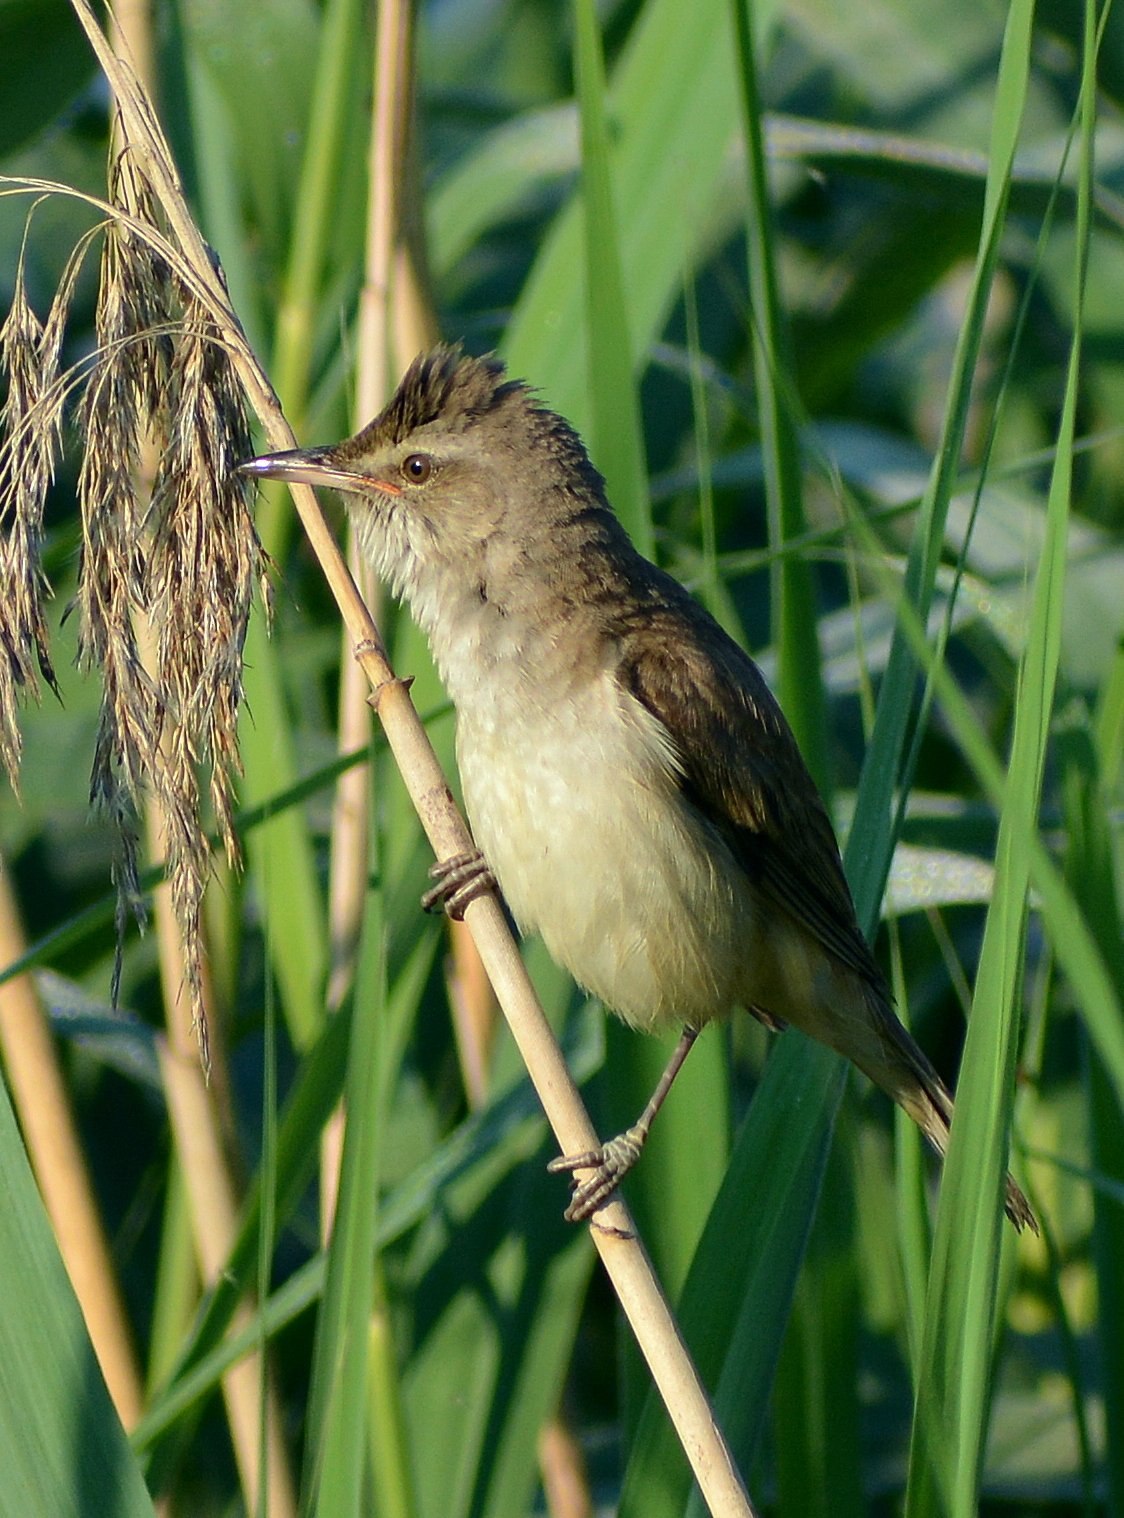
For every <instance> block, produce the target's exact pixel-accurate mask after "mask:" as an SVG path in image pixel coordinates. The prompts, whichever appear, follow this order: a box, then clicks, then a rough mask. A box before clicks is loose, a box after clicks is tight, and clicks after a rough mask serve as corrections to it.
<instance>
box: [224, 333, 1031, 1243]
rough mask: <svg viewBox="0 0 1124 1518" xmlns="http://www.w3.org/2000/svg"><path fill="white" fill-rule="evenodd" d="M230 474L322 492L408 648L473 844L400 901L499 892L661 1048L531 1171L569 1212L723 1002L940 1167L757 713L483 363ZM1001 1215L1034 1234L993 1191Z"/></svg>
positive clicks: (597, 1190)
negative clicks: (635, 1090)
mask: <svg viewBox="0 0 1124 1518" xmlns="http://www.w3.org/2000/svg"><path fill="white" fill-rule="evenodd" d="M241 468H242V469H243V470H244V471H245V472H246V473H248V474H250V475H252V476H255V477H257V478H274V479H279V480H285V481H292V482H304V483H307V484H312V485H318V486H325V487H331V488H334V489H336V490H337V491H339V492H341V493H342V495H343V498H344V502H345V505H346V506H347V508H348V509H349V512H350V516H351V520H352V522H353V525H354V529H355V532H356V535H357V540H358V543H359V546H360V548H361V550H362V552H363V553H364V554H365V555H366V557H367V558H368V559H369V561H370V563H371V564H372V566H373V567H374V569H375V571H376V572H377V574H378V575H379V576H380V577H381V578H382V579H383V580H384V581H385V582H386V583H387V584H388V585H389V587H390V589H391V591H392V593H393V594H394V595H395V596H396V597H397V598H399V599H400V600H404V601H405V602H406V603H407V604H408V606H409V608H410V610H411V613H412V615H413V617H414V618H415V620H416V621H417V622H418V623H419V624H420V626H421V628H422V629H423V631H424V633H425V634H426V637H427V639H428V642H429V645H430V648H431V651H432V654H433V657H434V660H435V663H436V665H437V669H438V672H439V674H440V677H441V679H442V681H443V683H444V685H445V688H446V690H447V692H448V694H449V696H450V698H451V700H452V703H453V706H454V709H455V713H456V757H457V767H458V771H459V774H460V779H461V787H462V792H463V796H464V803H465V809H466V812H467V814H468V820H469V823H470V826H471V828H472V833H473V840H474V843H475V845H476V848H475V850H474V851H473V852H472V853H471V854H468V855H464V856H459V857H457V858H455V859H452V860H448V861H443V862H441V863H439V864H438V865H437V866H435V869H434V872H433V873H434V875H435V878H436V880H437V884H436V885H435V887H434V888H433V890H432V891H430V892H428V893H427V897H426V898H425V905H427V906H429V907H431V908H432V907H442V906H443V907H444V908H445V910H447V911H448V912H449V913H450V915H453V916H459V915H461V914H462V913H463V911H464V910H465V908H466V906H467V904H468V902H469V901H470V900H471V899H472V898H473V896H474V895H476V894H478V893H479V892H480V891H482V890H490V889H493V888H494V887H495V886H497V885H498V889H499V891H500V892H501V894H502V897H503V899H504V901H505V902H506V904H507V907H508V909H509V911H510V913H511V915H512V916H513V918H514V919H515V922H516V923H517V925H518V926H519V928H520V930H521V931H522V932H523V933H537V934H539V935H540V936H541V938H542V939H543V941H544V942H545V944H546V947H547V949H548V950H549V952H550V953H551V955H552V957H553V958H554V959H555V960H556V961H557V962H558V963H559V964H561V965H562V966H563V967H564V968H565V969H566V970H568V971H569V972H570V974H571V975H572V976H573V978H574V980H575V981H576V982H577V983H578V984H579V985H580V986H582V987H584V988H585V990H586V991H588V992H589V993H591V994H592V995H593V996H595V997H597V998H599V999H600V1001H601V1002H602V1003H603V1005H604V1006H605V1007H606V1008H608V1009H609V1010H610V1011H612V1012H614V1013H616V1014H617V1016H619V1017H620V1018H622V1019H623V1020H624V1021H625V1023H627V1024H628V1025H629V1026H630V1027H632V1028H635V1029H639V1030H646V1031H649V1032H657V1031H661V1030H664V1029H667V1028H669V1027H675V1026H678V1027H680V1028H681V1029H682V1033H681V1037H680V1040H679V1043H678V1045H677V1047H676V1050H675V1053H674V1055H673V1056H672V1059H671V1062H670V1064H669V1065H668V1068H667V1070H666V1071H665V1073H664V1075H663V1077H662V1078H661V1080H660V1082H659V1085H658V1086H657V1088H656V1090H655V1092H654V1093H653V1096H652V1099H651V1101H650V1102H649V1103H648V1104H647V1106H646V1107H645V1109H644V1112H643V1113H642V1114H641V1115H640V1116H639V1118H638V1119H637V1122H636V1123H635V1124H633V1125H632V1126H631V1127H630V1128H629V1129H627V1130H626V1131H625V1132H624V1133H622V1134H619V1135H617V1136H616V1137H615V1138H612V1139H610V1140H608V1141H607V1142H605V1143H604V1144H602V1145H600V1146H599V1147H598V1148H596V1149H594V1150H590V1151H587V1152H585V1153H581V1154H575V1155H565V1156H560V1157H559V1158H558V1159H556V1160H554V1161H552V1163H551V1167H550V1168H551V1169H553V1170H558V1171H563V1172H565V1173H568V1174H569V1175H570V1176H571V1183H572V1194H571V1197H570V1202H569V1206H568V1208H567V1210H566V1216H567V1218H569V1219H571V1220H575V1221H576V1220H579V1219H584V1218H588V1217H591V1216H592V1215H593V1214H594V1213H595V1212H596V1211H597V1209H598V1208H599V1207H601V1206H602V1205H603V1204H604V1203H605V1202H606V1200H607V1199H608V1198H609V1197H610V1196H611V1195H612V1194H613V1192H614V1191H615V1190H616V1188H617V1186H618V1185H619V1183H620V1181H621V1180H622V1179H623V1177H624V1176H625V1175H626V1174H627V1173H628V1171H629V1170H630V1169H631V1168H632V1166H633V1165H634V1164H635V1163H636V1161H637V1159H638V1158H639V1155H640V1153H641V1151H642V1149H643V1145H644V1142H645V1139H646V1137H647V1134H648V1131H649V1129H650V1127H651V1123H652V1121H653V1119H654V1118H655V1116H656V1113H657V1112H658V1110H659V1107H660V1105H661V1104H662V1102H663V1100H664V1099H665V1097H666V1096H667V1092H668V1090H669V1089H670V1087H671V1085H672V1082H673V1081H674V1078H675V1075H676V1073H677V1072H678V1070H679V1068H680V1067H681V1066H682V1063H683V1061H684V1060H685V1059H686V1057H687V1055H688V1053H689V1051H690V1049H691V1046H692V1045H693V1043H694V1041H695V1038H696V1036H697V1035H698V1033H699V1032H700V1030H701V1029H702V1028H703V1027H705V1026H706V1025H707V1024H708V1023H711V1022H713V1021H715V1020H717V1019H720V1018H724V1017H725V1016H726V1015H727V1014H729V1013H730V1012H732V1011H733V1010H734V1009H736V1008H744V1009H746V1010H747V1011H748V1012H750V1013H751V1014H752V1015H754V1016H755V1017H757V1018H758V1019H759V1020H760V1021H761V1022H762V1023H764V1024H765V1025H766V1026H767V1027H769V1028H771V1029H781V1028H783V1027H785V1026H786V1025H792V1026H793V1027H796V1028H799V1029H800V1030H801V1031H802V1032H803V1033H805V1034H807V1035H808V1036H810V1037H811V1038H814V1039H818V1040H819V1041H820V1042H821V1043H824V1044H827V1045H828V1046H829V1047H830V1048H832V1049H834V1050H837V1051H838V1052H839V1053H840V1054H842V1055H844V1056H846V1057H847V1058H848V1059H849V1060H851V1061H852V1062H853V1063H854V1064H855V1065H856V1066H858V1068H859V1069H860V1070H861V1071H863V1072H864V1074H865V1075H867V1076H868V1077H869V1078H870V1079H871V1080H872V1081H873V1082H874V1084H875V1085H876V1086H878V1087H880V1088H881V1089H882V1090H883V1091H885V1092H887V1093H888V1095H889V1096H890V1097H892V1098H893V1100H894V1101H895V1102H897V1103H898V1104H899V1105H900V1106H901V1107H902V1108H903V1109H904V1110H905V1111H906V1112H907V1113H908V1114H909V1116H910V1117H911V1118H912V1119H913V1120H914V1121H915V1122H916V1123H917V1125H918V1126H919V1128H920V1129H921V1131H922V1133H923V1134H924V1135H925V1137H926V1139H927V1140H928V1141H929V1143H930V1144H931V1145H932V1147H933V1148H934V1149H935V1150H936V1151H937V1152H938V1154H942V1155H943V1153H944V1151H945V1147H946V1144H947V1140H948V1132H949V1124H950V1121H951V1118H952V1111H953V1102H952V1096H951V1094H950V1092H949V1090H948V1087H947V1086H946V1085H945V1084H944V1082H943V1081H942V1080H941V1078H940V1076H939V1075H938V1074H937V1072H936V1070H935V1069H934V1067H933V1065H932V1064H931V1063H930V1061H929V1060H928V1058H927V1057H926V1055H925V1054H924V1053H923V1052H922V1050H921V1049H920V1048H919V1047H918V1045H917V1044H916V1042H915V1041H914V1040H913V1038H912V1037H911V1036H910V1034H909V1033H908V1032H907V1031H906V1029H905V1027H904V1026H903V1025H902V1023H901V1022H900V1021H899V1019H898V1017H897V1015H896V1013H895V1011H894V1006H893V1001H892V997H891V994H890V990H889V987H888V985H887V982H886V980H885V977H884V975H883V973H882V971H881V969H880V967H879V965H878V962H877V960H876V959H875V957H874V954H873V953H872V951H871V948H870V946H869V944H868V943H867V940H866V938H865V937H864V935H863V933H862V930H861V928H860V926H859V923H858V920H857V917H856V913H855V907H854V903H853V901H852V898H851V893H850V890H849V888H848V885H847V879H846V876H845V874H844V871H843V865H842V861H841V858H840V854H839V848H838V844H837V842H836V837H835V833H834V830H833V828H832V825H831V821H830V819H829V817H828V813H827V810H826V807H825V805H824V803H823V800H822V798H821V797H820V794H819V791H818V790H817V788H816V785H815V782H814V781H813V779H812V776H811V774H810V773H809V771H808V768H807V766H806V764H805V762H804V759H803V757H802V755H801V752H800V749H799V747H798V745H797V742H796V739H795V736H794V735H793V732H792V730H791V728H790V727H789V724H788V722H787V720H786V719H785V716H784V714H783V712H782V711H781V708H780V706H779V704H778V702H777V700H776V698H775V697H774V695H773V693H772V691H771V690H770V689H769V686H768V684H767V683H766V681H765V678H764V676H763V675H762V673H761V671H760V670H759V668H758V667H757V665H756V664H755V663H754V661H753V660H752V659H751V658H750V656H749V655H748V654H747V653H745V652H744V650H743V649H742V648H741V647H740V646H739V645H738V644H737V643H736V642H735V641H734V640H733V639H732V638H731V637H730V636H729V635H728V634H727V633H726V632H725V631H724V630H723V629H722V628H721V627H720V626H719V625H718V623H717V622H716V621H715V620H714V619H713V618H712V617H711V616H710V615H709V613H708V612H707V611H706V610H705V609H704V608H703V607H702V606H701V605H700V604H699V603H698V602H697V601H695V600H694V599H693V598H692V597H691V596H690V595H689V594H688V592H687V590H686V589H685V588H684V587H683V586H682V585H681V584H680V582H679V581H678V580H676V579H675V578H674V577H673V576H672V575H670V574H668V573H667V572H665V571H664V570H662V569H660V568H659V567H657V566H656V565H655V564H652V563H651V562H650V561H649V560H647V559H646V558H644V557H643V555H642V554H641V553H640V552H639V551H638V550H637V549H636V547H635V546H634V545H633V543H632V541H631V539H630V538H629V537H628V535H627V533H626V532H625V529H624V527H623V526H622V524H621V523H620V521H619V520H618V518H617V517H616V515H615V514H614V512H613V510H612V508H611V506H610V504H609V502H608V499H607V496H606V488H605V481H604V479H603V478H602V476H601V475H600V474H599V473H598V471H597V469H596V468H595V466H594V465H593V463H592V462H591V460H590V457H589V454H588V452H587V450H586V448H585V445H584V444H583V442H582V440H581V438H580V436H579V435H578V433H577V432H576V431H575V429H574V428H573V427H571V426H570V424H569V423H568V422H567V421H566V420H565V419H564V418H563V417H561V416H559V415H558V414H557V413H556V412H554V411H552V410H550V409H549V408H548V407H547V406H546V405H544V404H543V403H542V402H541V400H540V399H539V397H538V395H537V393H536V392H535V391H534V390H533V389H532V388H531V387H530V386H529V385H528V384H526V383H525V382H523V381H522V380H519V379H512V378H510V377H509V376H508V374H507V372H506V368H505V366H504V364H503V362H502V361H501V360H500V359H499V358H498V357H496V356H495V355H493V354H488V355H485V356H483V357H473V356H470V355H468V354H466V353H465V352H464V351H463V350H462V349H461V348H460V347H458V346H451V345H444V344H443V345H440V346H438V347H436V348H435V349H433V350H431V351H429V352H425V353H422V354H420V355H419V356H418V357H417V358H416V359H415V360H414V361H413V363H412V364H411V365H410V366H409V368H408V369H407V371H406V373H405V375H404V376H403V378H402V380H401V382H400V384H399V386H398V389H397V390H396V392H395V394H394V395H393V396H392V398H391V400H390V401H389V403H388V404H387V405H386V407H385V408H384V410H383V411H382V412H381V413H380V414H379V415H378V416H377V417H375V419H374V420H373V421H371V422H370V423H369V424H368V425H367V426H366V427H364V428H363V429H362V430H361V431H360V432H358V433H356V434H355V435H354V436H352V437H350V438H348V439H346V440H345V441H343V442H340V443H337V444H334V445H331V446H327V447H318V448H308V449H297V450H291V451H288V452H282V453H271V454H265V455H262V456H260V457H258V458H255V459H251V460H249V461H247V462H246V463H244V464H243V465H242V466H241ZM1005 1209H1006V1212H1007V1214H1008V1216H1009V1217H1010V1219H1011V1220H1012V1222H1013V1223H1014V1224H1015V1226H1016V1227H1017V1228H1019V1229H1022V1228H1023V1227H1025V1226H1028V1225H1029V1226H1030V1227H1032V1228H1034V1229H1035V1231H1036V1230H1037V1224H1036V1222H1035V1218H1034V1214H1033V1212H1032V1211H1031V1208H1030V1205H1029V1203H1028V1202H1027V1199H1026V1197H1025V1196H1024V1195H1023V1193H1022V1191H1020V1189H1019V1187H1018V1186H1017V1185H1016V1183H1015V1181H1014V1180H1013V1179H1012V1178H1011V1176H1010V1175H1008V1176H1007V1178H1006V1192H1005Z"/></svg>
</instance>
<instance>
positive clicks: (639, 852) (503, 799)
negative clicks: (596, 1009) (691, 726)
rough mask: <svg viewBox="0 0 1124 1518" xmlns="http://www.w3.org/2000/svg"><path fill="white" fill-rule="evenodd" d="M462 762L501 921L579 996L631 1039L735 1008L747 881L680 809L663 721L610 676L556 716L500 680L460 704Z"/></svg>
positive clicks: (742, 968)
mask: <svg viewBox="0 0 1124 1518" xmlns="http://www.w3.org/2000/svg"><path fill="white" fill-rule="evenodd" d="M508 675H509V676H510V670H509V671H508ZM485 683H486V685H488V686H490V684H491V682H485ZM554 688H555V689H556V690H557V689H558V686H555V687H554ZM457 758H458V765H459V769H460V773H461V780H462V783H463V787H464V796H465V803H466V806H467V809H468V814H469V818H470V821H471V823H472V827H473V832H474V834H475V837H476V841H477V843H478V844H479V846H480V847H481V848H482V849H483V851H484V854H485V856H486V858H487V859H488V861H489V863H490V864H491V866H492V868H493V870H494V871H495V873H496V876H497V878H498V880H499V882H500V886H501V889H502V890H503V893H504V896H505V898H506V900H507V902H508V905H509V906H510V908H511V910H512V913H513V914H514V916H515V918H516V920H517V921H518V922H519V924H520V926H521V927H522V928H523V929H525V930H527V931H533V932H538V933H539V934H541V936H542V938H543V939H544V941H545V943H546V946H547V948H548V949H549V951H550V953H551V954H552V956H553V957H554V958H555V959H557V960H558V961H559V962H560V963H562V964H563V965H564V966H565V967H566V968H567V969H568V970H569V971H570V973H571V974H572V975H573V976H574V978H575V980H577V981H578V982H579V983H580V984H581V985H583V986H585V987H586V988H587V989H588V990H589V991H591V992H592V993H593V994H594V995H596V996H598V997H600V998H601V1000H602V1001H603V1002H605V1004H606V1005H607V1006H609V1007H610V1008H612V1009H613V1010H614V1011H616V1012H618V1013H619V1014H620V1015H621V1016H622V1017H623V1018H624V1019H625V1020H626V1021H627V1022H629V1023H631V1024H633V1025H634V1026H639V1027H653V1026H658V1025H660V1024H661V1023H665V1022H672V1021H674V1022H684V1021H691V1022H696V1023H698V1022H703V1021H706V1020H707V1019H709V1018H711V1017H714V1016H716V1015H719V1014H721V1013H723V1012H725V1011H727V1010H729V1009H730V1008H731V1007H732V1006H733V1005H734V1004H735V1002H736V1001H737V1000H739V999H740V997H741V996H743V995H744V991H745V972H746V965H747V961H751V960H752V958H753V957H754V955H753V944H754V940H755V938H756V927H757V924H756V917H757V914H756V912H755V909H754V902H753V899H752V896H751V894H750V892H749V890H748V889H747V884H746V880H745V877H744V875H743V874H742V872H741V871H740V869H739V868H738V867H737V866H736V864H735V862H734V860H733V858H732V857H731V856H730V854H729V853H728V851H727V850H726V848H725V846H724V844H722V842H721V840H720V839H719V838H718V837H717V835H715V834H714V833H712V831H711V830H710V829H709V828H708V827H707V825H706V824H705V823H704V822H703V821H702V819H701V818H700V817H699V816H698V814H697V813H695V812H694V811H693V810H692V809H691V808H689V807H687V806H685V805H684V804H683V801H682V797H681V793H680V791H679V787H678V784H677V779H676V776H675V774H674V771H673V761H672V757H671V754H670V751H669V748H668V745H667V741H666V737H665V735H664V734H663V732H662V729H661V728H660V725H659V723H658V722H657V720H656V719H655V718H654V717H653V716H652V715H651V714H650V713H649V712H648V711H647V710H646V709H645V708H644V707H642V706H641V705H640V704H639V703H638V702H637V701H636V700H635V699H634V698H633V697H632V696H631V695H629V694H628V693H627V692H625V691H622V690H621V689H620V688H619V687H618V685H617V682H616V680H615V679H614V678H613V676H612V674H611V673H608V672H599V673H596V674H595V675H593V676H592V677H591V678H590V679H589V680H584V681H583V680H579V681H575V682H573V683H571V684H570V685H569V687H568V688H565V695H564V697H563V699H561V700H556V701H553V702H551V703H544V702H543V701H542V700H541V698H536V696H535V695H534V693H533V692H532V691H529V690H527V689H526V688H524V689H521V690H520V689H513V688H512V685H511V681H510V678H507V679H505V680H497V681H496V683H495V688H494V689H493V688H487V689H480V690H479V691H478V692H477V693H476V696H475V697H474V699H473V700H472V701H470V702H464V701H461V702H458V733H457Z"/></svg>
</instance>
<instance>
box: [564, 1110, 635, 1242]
mask: <svg viewBox="0 0 1124 1518" xmlns="http://www.w3.org/2000/svg"><path fill="white" fill-rule="evenodd" d="M646 1137H647V1133H646V1132H644V1131H643V1130H642V1129H640V1128H639V1127H638V1126H637V1127H633V1128H629V1129H627V1130H626V1131H625V1132H624V1133H618V1134H617V1136H616V1138H613V1139H609V1140H608V1142H606V1143H604V1144H602V1145H601V1147H600V1148H599V1149H587V1150H585V1152H584V1153H582V1154H563V1155H559V1157H558V1158H557V1159H555V1160H551V1161H550V1163H549V1165H547V1167H546V1168H547V1170H549V1171H550V1173H551V1175H559V1174H567V1175H572V1176H573V1180H572V1181H571V1186H572V1188H573V1192H572V1195H571V1197H570V1205H569V1206H568V1207H567V1208H566V1211H565V1213H564V1214H563V1215H564V1217H565V1219H566V1221H567V1223H582V1222H584V1221H585V1219H586V1218H588V1217H591V1216H592V1215H593V1214H594V1213H595V1212H596V1211H597V1210H598V1208H599V1207H603V1206H604V1205H605V1203H606V1202H607V1201H608V1200H609V1198H610V1197H611V1196H612V1195H613V1193H614V1191H616V1189H617V1187H618V1186H619V1185H620V1183H621V1181H623V1180H624V1178H625V1176H626V1175H627V1174H628V1172H629V1171H630V1170H631V1169H632V1167H633V1165H635V1164H636V1161H637V1160H638V1159H639V1158H640V1151H641V1149H642V1148H643V1146H644V1140H645V1138H646ZM578 1170H588V1171H590V1172H591V1174H590V1175H588V1176H587V1177H586V1178H585V1180H584V1181H579V1180H578V1177H577V1175H576V1174H574V1172H575V1171H578Z"/></svg>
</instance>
